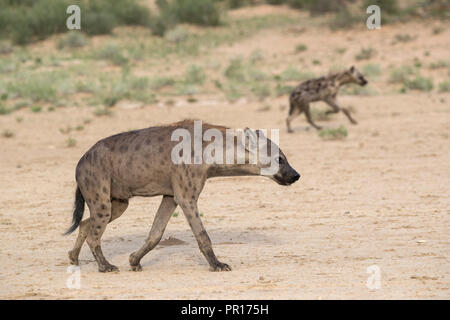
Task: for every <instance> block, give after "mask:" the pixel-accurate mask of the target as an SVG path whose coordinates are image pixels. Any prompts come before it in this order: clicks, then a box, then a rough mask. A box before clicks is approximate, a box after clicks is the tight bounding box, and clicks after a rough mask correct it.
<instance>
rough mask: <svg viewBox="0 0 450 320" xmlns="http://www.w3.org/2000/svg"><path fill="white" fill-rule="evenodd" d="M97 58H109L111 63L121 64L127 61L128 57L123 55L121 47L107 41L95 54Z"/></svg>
mask: <svg viewBox="0 0 450 320" xmlns="http://www.w3.org/2000/svg"><path fill="white" fill-rule="evenodd" d="M96 58H97V59H103V60H109V61H110V62H111V63H113V64H115V65H118V66H123V65H126V64H127V63H128V59H127V58H126V57H125V56H124V55H123V53H122V48H121V47H120V46H119V45H117V44H113V43H109V44H107V45H105V46H104V47H103V48H101V49H100V50H99V51H98V52H97V54H96Z"/></svg>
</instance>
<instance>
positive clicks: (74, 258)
mask: <svg viewBox="0 0 450 320" xmlns="http://www.w3.org/2000/svg"><path fill="white" fill-rule="evenodd" d="M127 207H128V200H117V199H113V200H112V201H111V219H110V220H109V222H112V221H114V220H116V219H117V218H119V217H120V216H121V215H122V214H123V213H124V212H125V210H126V209H127ZM90 221H91V218H88V219H86V220H83V221H82V222H81V223H80V226H79V232H78V237H77V240H76V241H75V245H74V247H73V249H72V250H70V251H69V260H70V263H71V264H73V265H78V256H79V254H80V251H81V247H82V246H83V243H84V241H85V240H86V237H87V236H88V232H89V228H90Z"/></svg>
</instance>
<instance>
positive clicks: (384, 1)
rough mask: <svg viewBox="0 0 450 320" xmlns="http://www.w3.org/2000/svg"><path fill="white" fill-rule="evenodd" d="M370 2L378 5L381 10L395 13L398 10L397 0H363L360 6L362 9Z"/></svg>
mask: <svg viewBox="0 0 450 320" xmlns="http://www.w3.org/2000/svg"><path fill="white" fill-rule="evenodd" d="M372 4H376V5H378V6H379V7H380V9H381V12H385V13H389V14H396V13H398V12H399V7H398V3H397V0H376V1H373V0H364V3H363V5H362V8H363V9H364V11H365V10H366V8H367V7H368V6H370V5H372Z"/></svg>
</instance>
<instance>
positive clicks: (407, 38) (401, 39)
mask: <svg viewBox="0 0 450 320" xmlns="http://www.w3.org/2000/svg"><path fill="white" fill-rule="evenodd" d="M414 39H416V37H414V36H411V35H409V34H396V35H395V40H396V41H397V42H410V41H413V40H414Z"/></svg>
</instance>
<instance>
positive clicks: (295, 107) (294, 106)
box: [286, 102, 303, 133]
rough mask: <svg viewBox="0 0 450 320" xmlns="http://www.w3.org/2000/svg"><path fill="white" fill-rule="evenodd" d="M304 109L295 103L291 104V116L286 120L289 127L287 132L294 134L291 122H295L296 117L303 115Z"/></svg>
mask: <svg viewBox="0 0 450 320" xmlns="http://www.w3.org/2000/svg"><path fill="white" fill-rule="evenodd" d="M302 111H303V110H302V109H301V107H300V106H299V105H298V104H295V103H293V102H291V104H290V107H289V115H288V117H287V118H286V126H287V130H288V132H289V133H292V132H294V130H292V127H291V122H292V120H294V119H295V118H296V117H298V116H299V115H300V114H301V113H302Z"/></svg>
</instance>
